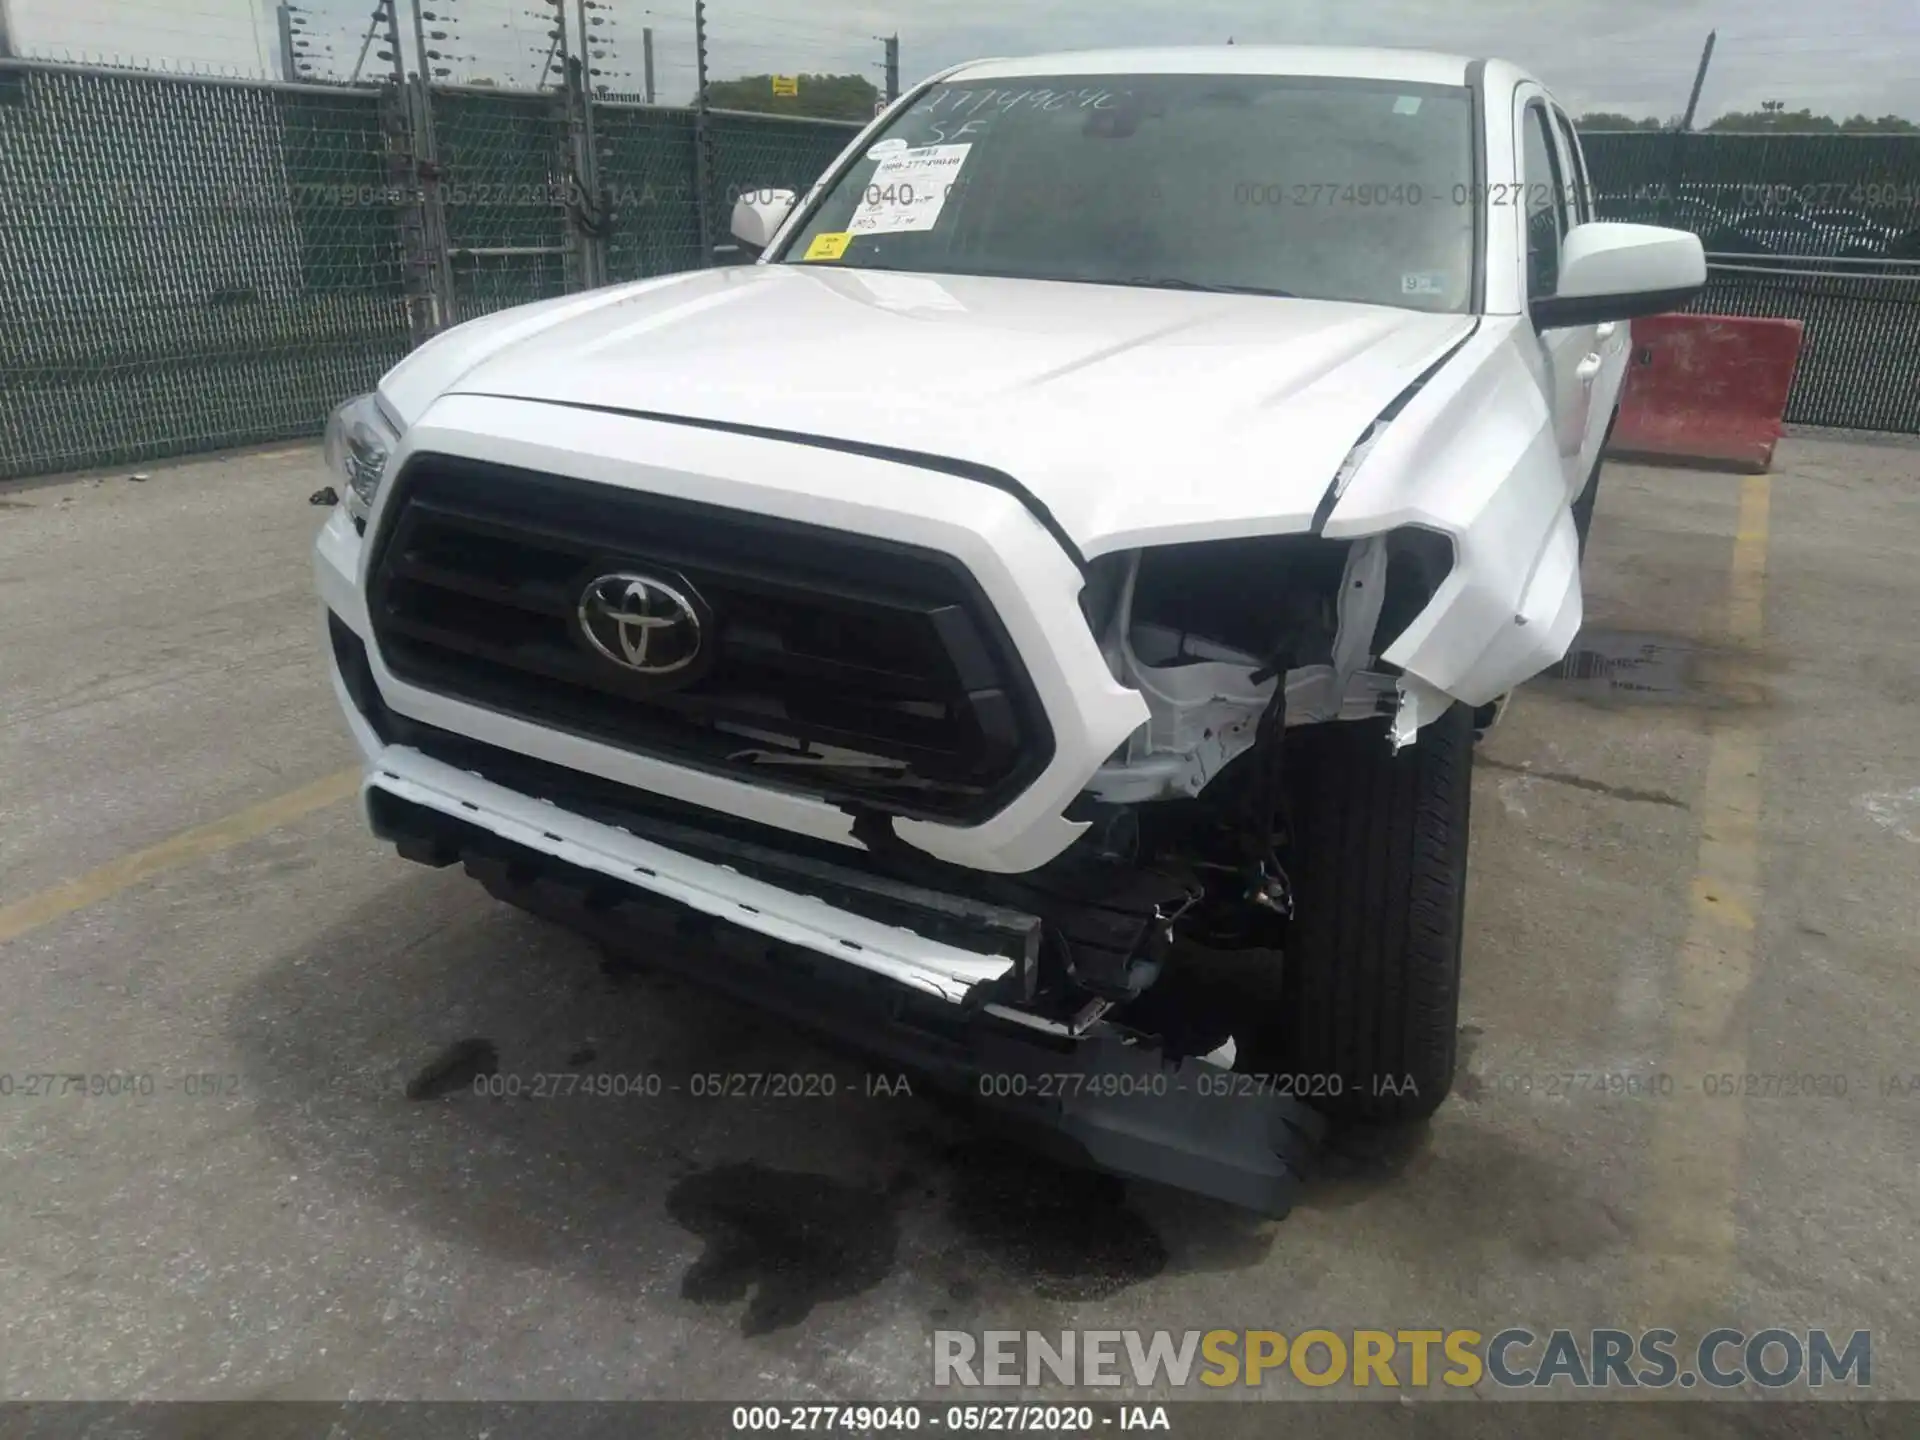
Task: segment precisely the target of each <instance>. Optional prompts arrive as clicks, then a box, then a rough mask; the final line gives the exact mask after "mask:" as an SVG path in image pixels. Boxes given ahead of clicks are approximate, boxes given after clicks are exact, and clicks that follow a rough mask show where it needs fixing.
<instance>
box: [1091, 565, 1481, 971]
mask: <svg viewBox="0 0 1920 1440" xmlns="http://www.w3.org/2000/svg"><path fill="white" fill-rule="evenodd" d="M1452 560H1453V554H1452V546H1451V543H1450V542H1449V541H1448V539H1447V538H1446V537H1445V536H1444V535H1441V534H1439V533H1437V532H1434V531H1428V530H1421V529H1416V528H1405V529H1400V530H1395V531H1391V532H1389V533H1387V534H1383V535H1376V536H1370V537H1368V538H1365V539H1362V540H1355V541H1346V540H1329V539H1325V538H1323V537H1320V536H1317V535H1311V534H1307V535H1282V536H1272V537H1261V538H1255V539H1247V540H1230V541H1212V542H1204V543H1199V544H1192V545H1173V546H1162V547H1157V548H1153V549H1147V550H1136V551H1131V552H1127V553H1124V554H1119V555H1111V556H1106V557H1102V558H1101V559H1100V560H1098V561H1096V562H1094V564H1093V566H1092V567H1091V573H1090V575H1089V579H1088V583H1087V586H1086V589H1085V590H1084V591H1083V594H1082V604H1083V609H1084V611H1085V613H1086V616H1087V621H1088V624H1089V625H1090V626H1091V627H1092V628H1093V630H1094V633H1095V636H1096V637H1097V638H1098V640H1099V642H1100V646H1101V650H1102V653H1103V654H1104V655H1105V656H1106V658H1107V662H1108V664H1109V665H1110V666H1111V668H1112V670H1113V673H1114V675H1115V677H1116V678H1117V679H1119V680H1120V681H1121V682H1122V683H1124V684H1126V685H1128V686H1129V687H1131V688H1133V689H1134V690H1136V691H1138V692H1139V694H1140V695H1141V696H1142V697H1143V698H1144V699H1145V700H1146V702H1147V705H1148V710H1149V719H1148V721H1147V723H1146V724H1145V725H1143V726H1141V727H1140V729H1139V730H1137V731H1136V732H1134V734H1133V735H1131V736H1130V737H1129V738H1128V740H1127V741H1126V743H1125V744H1124V745H1123V746H1122V747H1120V749H1119V750H1117V751H1116V752H1115V753H1114V755H1113V756H1111V757H1110V758H1109V759H1108V760H1107V762H1106V763H1105V764H1103V765H1102V766H1101V767H1100V769H1099V770H1098V771H1097V772H1096V773H1095V775H1094V777H1093V779H1092V780H1091V781H1090V782H1089V783H1088V785H1087V787H1086V792H1085V796H1084V797H1083V813H1084V815H1085V816H1086V817H1087V818H1091V819H1095V820H1096V821H1097V825H1096V843H1097V844H1098V845H1099V846H1100V847H1101V848H1102V849H1103V850H1104V851H1105V852H1106V854H1107V855H1108V858H1109V859H1110V860H1114V861H1120V862H1122V863H1124V864H1126V865H1128V866H1131V867H1145V868H1149V869H1164V870H1167V871H1169V872H1171V873H1178V874H1182V875H1185V876H1189V877H1191V879H1192V881H1193V884H1192V892H1191V893H1192V896H1193V899H1192V902H1191V904H1190V905H1189V906H1188V909H1187V911H1186V914H1185V919H1184V925H1183V930H1184V933H1185V934H1187V935H1189V936H1191V937H1192V938H1195V939H1199V940H1203V941H1205V942H1206V943H1210V944H1222V943H1225V944H1230V945H1240V944H1248V943H1257V944H1268V943H1275V939H1276V937H1275V936H1274V934H1273V926H1272V924H1270V923H1268V920H1267V917H1275V918H1277V919H1279V920H1282V921H1284V920H1285V919H1286V918H1288V917H1289V916H1290V915H1291V911H1292V900H1291V894H1290V888H1289V885H1288V882H1287V878H1286V862H1285V855H1284V850H1285V846H1286V841H1287V834H1286V816H1285V811H1286V803H1285V779H1284V771H1285V756H1286V749H1287V746H1286V734H1287V731H1288V730H1289V729H1290V728H1293V727H1298V726H1303V725H1315V724H1324V723H1336V722H1343V721H1349V722H1350V721H1366V720H1373V719H1380V718H1383V717H1387V718H1389V720H1390V723H1389V724H1388V726H1387V727H1386V741H1387V743H1390V744H1391V745H1392V746H1393V748H1394V749H1396V750H1397V749H1399V748H1400V747H1401V746H1402V745H1404V744H1406V743H1408V742H1409V741H1411V740H1412V739H1413V737H1414V733H1415V731H1416V730H1417V728H1418V726H1419V725H1420V724H1422V723H1424V722H1425V721H1426V720H1428V719H1431V718H1433V715H1434V713H1436V712H1435V711H1434V709H1433V706H1432V703H1431V702H1432V699H1433V696H1434V694H1435V693H1436V692H1433V691H1432V689H1431V687H1429V686H1426V685H1424V684H1423V683H1422V682H1420V681H1418V680H1417V679H1415V678H1413V677H1410V676H1407V675H1404V674H1403V673H1401V672H1400V671H1399V670H1398V668H1397V667H1395V666H1393V665H1390V664H1388V663H1386V662H1384V661H1383V660H1381V658H1380V656H1381V655H1382V654H1383V653H1384V652H1385V651H1386V650H1387V649H1388V648H1389V647H1390V646H1391V644H1392V642H1393V640H1394V639H1395V638H1396V637H1397V636H1398V635H1399V634H1400V633H1401V631H1403V630H1404V629H1405V628H1406V626H1407V625H1408V624H1409V623H1410V622H1411V621H1412V619H1413V618H1414V616H1415V615H1417V614H1418V613H1419V612H1420V610H1421V609H1422V608H1424V606H1425V605H1426V603H1427V601H1428V600H1429V599H1430V598H1431V596H1432V595H1433V593H1434V591H1435V590H1436V589H1437V588H1438V587H1439V585H1440V583H1441V582H1442V581H1443V580H1444V579H1445V577H1446V575H1447V572H1448V570H1449V569H1450V568H1451V566H1452ZM1439 698H1440V699H1441V700H1442V702H1443V705H1442V707H1441V708H1444V703H1446V702H1445V697H1444V696H1441V697H1439Z"/></svg>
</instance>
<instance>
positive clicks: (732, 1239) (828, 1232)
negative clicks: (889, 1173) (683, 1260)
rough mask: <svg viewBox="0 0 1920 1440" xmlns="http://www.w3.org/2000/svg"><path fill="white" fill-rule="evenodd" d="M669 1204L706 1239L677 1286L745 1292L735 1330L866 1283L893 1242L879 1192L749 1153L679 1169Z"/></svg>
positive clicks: (686, 1292)
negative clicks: (773, 1165)
mask: <svg viewBox="0 0 1920 1440" xmlns="http://www.w3.org/2000/svg"><path fill="white" fill-rule="evenodd" d="M667 1214H668V1215H670V1216H672V1217H673V1220H674V1222H675V1223H676V1224H678V1225H680V1226H681V1227H682V1228H684V1229H686V1230H689V1231H691V1232H692V1233H693V1234H695V1235H697V1236H699V1237H700V1238H701V1239H702V1240H703V1241H705V1242H706V1249H705V1250H703V1251H702V1252H701V1254H700V1258H699V1259H698V1260H696V1261H694V1263H693V1266H692V1268H690V1269H689V1270H688V1271H687V1273H686V1275H685V1276H684V1277H683V1278H682V1280H681V1282H680V1294H681V1295H682V1297H683V1298H685V1299H688V1300H692V1301H695V1302H696V1303H698V1304H703V1305H725V1304H731V1303H733V1302H734V1301H737V1300H740V1299H743V1298H744V1299H746V1300H747V1309H746V1314H745V1315H744V1316H743V1317H742V1318H741V1321H740V1332H741V1333H742V1334H743V1335H764V1334H766V1333H768V1332H769V1331H772V1330H784V1329H786V1328H787V1327H788V1326H791V1325H797V1324H799V1323H800V1322H801V1321H802V1320H805V1319H806V1318H807V1316H808V1315H809V1314H811V1313H812V1312H813V1308H814V1306H816V1305H820V1304H824V1303H826V1302H828V1301H833V1300H845V1299H847V1298H849V1297H851V1296H854V1295H858V1294H859V1293H861V1292H862V1291H863V1290H871V1289H872V1288H873V1287H874V1286H876V1285H878V1284H879V1283H880V1282H881V1281H882V1280H884V1279H886V1277H887V1276H888V1275H889V1274H890V1273H891V1272H892V1270H893V1264H894V1256H895V1253H896V1251H897V1250H898V1248H899V1243H900V1227H899V1223H898V1221H897V1220H896V1218H895V1216H894V1213H893V1208H892V1202H890V1201H889V1200H888V1198H887V1196H886V1195H884V1194H883V1193H882V1192H880V1191H877V1190H863V1189H861V1188H860V1187H858V1186H855V1185H849V1184H846V1183H845V1182H843V1181H839V1180H834V1179H831V1178H830V1177H828V1176H825V1175H809V1174H801V1173H795V1172H790V1171H784V1170H772V1169H769V1168H767V1167H766V1166H764V1165H757V1164H752V1163H747V1164H739V1165H720V1166H716V1167H714V1168H712V1169H709V1170H700V1171H695V1172H694V1173H692V1174H690V1175H687V1176H685V1177H683V1178H682V1179H680V1180H679V1181H677V1182H676V1183H675V1184H674V1186H673V1188H672V1189H671V1190H670V1191H668V1192H667ZM749 1291H751V1292H752V1294H751V1297H750V1298H749V1297H748V1292H749Z"/></svg>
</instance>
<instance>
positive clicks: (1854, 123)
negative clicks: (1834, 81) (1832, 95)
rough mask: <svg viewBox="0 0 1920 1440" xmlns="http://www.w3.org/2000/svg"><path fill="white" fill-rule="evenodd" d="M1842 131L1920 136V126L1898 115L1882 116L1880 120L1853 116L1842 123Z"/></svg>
mask: <svg viewBox="0 0 1920 1440" xmlns="http://www.w3.org/2000/svg"><path fill="white" fill-rule="evenodd" d="M1840 128H1841V129H1842V130H1849V131H1853V132H1855V133H1859V134H1870V135H1913V134H1920V125H1916V124H1914V123H1913V121H1911V120H1903V119H1902V118H1901V117H1900V116H1898V115H1882V116H1881V117H1880V118H1879V119H1878V120H1874V119H1870V118H1869V117H1867V116H1865V115H1853V116H1849V117H1848V118H1847V119H1845V120H1842V121H1841V122H1840Z"/></svg>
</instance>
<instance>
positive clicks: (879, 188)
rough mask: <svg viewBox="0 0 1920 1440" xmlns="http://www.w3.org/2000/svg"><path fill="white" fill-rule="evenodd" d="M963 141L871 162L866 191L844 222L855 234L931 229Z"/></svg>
mask: <svg viewBox="0 0 1920 1440" xmlns="http://www.w3.org/2000/svg"><path fill="white" fill-rule="evenodd" d="M971 149H973V145H972V143H971V142H969V143H967V144H965V145H923V146H920V147H919V148H917V149H911V150H902V151H900V152H899V153H898V154H894V155H889V156H887V157H886V158H885V159H884V160H882V161H881V162H880V163H879V164H878V165H876V166H875V167H874V170H873V178H872V179H870V180H869V181H867V193H866V194H865V195H863V196H861V197H860V206H859V208H858V209H857V210H855V211H854V212H853V219H852V220H850V221H849V222H848V223H847V229H848V231H849V232H851V233H852V234H855V235H886V234H892V233H894V232H897V231H904V230H931V229H932V228H933V227H934V224H935V222H936V221H938V220H939V218H940V211H941V210H942V208H944V207H945V205H946V203H947V196H948V195H949V194H950V193H951V192H952V190H953V182H954V181H955V180H957V179H958V178H959V176H960V167H961V166H962V165H964V164H965V163H966V159H967V152H968V151H969V150H971Z"/></svg>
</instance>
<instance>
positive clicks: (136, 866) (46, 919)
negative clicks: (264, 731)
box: [0, 770, 360, 945]
mask: <svg viewBox="0 0 1920 1440" xmlns="http://www.w3.org/2000/svg"><path fill="white" fill-rule="evenodd" d="M359 788H360V772H359V771H358V770H341V771H339V772H337V773H336V774H333V775H328V776H326V777H325V778H324V779H320V780H315V781H314V782H313V783H312V784H311V785H302V786H301V787H300V788H299V789H298V790H289V791H288V792H287V793H286V794H284V795H277V796H275V797H274V798H273V799H271V800H262V801H261V802H260V803H259V804H258V805H250V806H248V807H247V808H246V809H245V810H241V811H237V812H236V813H234V814H232V815H228V816H225V817H224V818H222V819H219V820H210V821H208V822H207V823H206V824H205V825H196V826H194V827H193V828H192V829H191V830H182V831H181V832H180V833H179V834H178V835H174V836H171V837H169V838H168V839H165V840H162V841H161V842H160V843H159V844H157V845H149V846H148V847H147V848H146V849H145V850H136V851H134V852H133V854H131V855H123V856H121V857H120V858H119V859H118V860H112V861H109V862H108V863H107V864H105V865H102V866H101V867H100V868H99V869H98V870H90V871H88V872H87V873H86V874H85V875H81V876H77V877H76V878H74V879H72V880H67V881H63V882H62V883H60V884H58V885H55V886H53V887H52V888H51V889H48V890H42V891H41V892H40V893H39V894H38V895H29V896H27V898H26V899H24V900H16V901H14V902H13V903H12V904H11V905H5V906H0V945H3V944H5V943H6V942H7V941H9V940H16V939H18V938H19V937H20V936H22V935H24V934H26V933H27V932H28V931H29V930H37V929H38V928H39V927H40V926H42V925H46V924H48V923H50V922H52V921H54V920H58V919H59V918H60V917H61V916H63V915H71V914H72V913H73V912H74V911H76V910H79V909H83V908H84V907H86V906H88V905H92V904H94V903H95V902H96V901H100V900H105V899H106V898H107V897H108V896H110V895H116V894H118V893H119V892H120V891H122V890H125V889H126V888H127V887H128V886H130V885H138V884H139V883H140V882H141V881H143V880H151V879H152V878H153V877H154V876H156V875H159V874H162V873H164V872H166V871H168V870H172V869H175V868H176V867H178V866H181V865H185V864H188V863H190V862H192V861H194V860H204V859H206V858H207V857H208V856H210V855H217V854H219V853H220V852H221V851H222V850H230V849H232V848H233V847H234V846H235V845H239V844H242V843H244V842H246V841H248V840H253V839H257V838H258V837H259V836H262V835H265V834H266V833H267V832H268V831H269V830H277V829H279V828H280V827H281V826H282V825H287V824H291V823H292V822H293V821H295V820H298V819H299V818H300V817H301V816H303V815H307V814H310V813H312V812H313V811H315V810H320V809H323V808H325V807H326V806H328V805H333V804H336V803H337V802H339V801H341V800H344V799H346V798H347V797H348V796H349V795H351V794H353V793H354V792H355V791H356V790H358V789H359Z"/></svg>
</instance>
